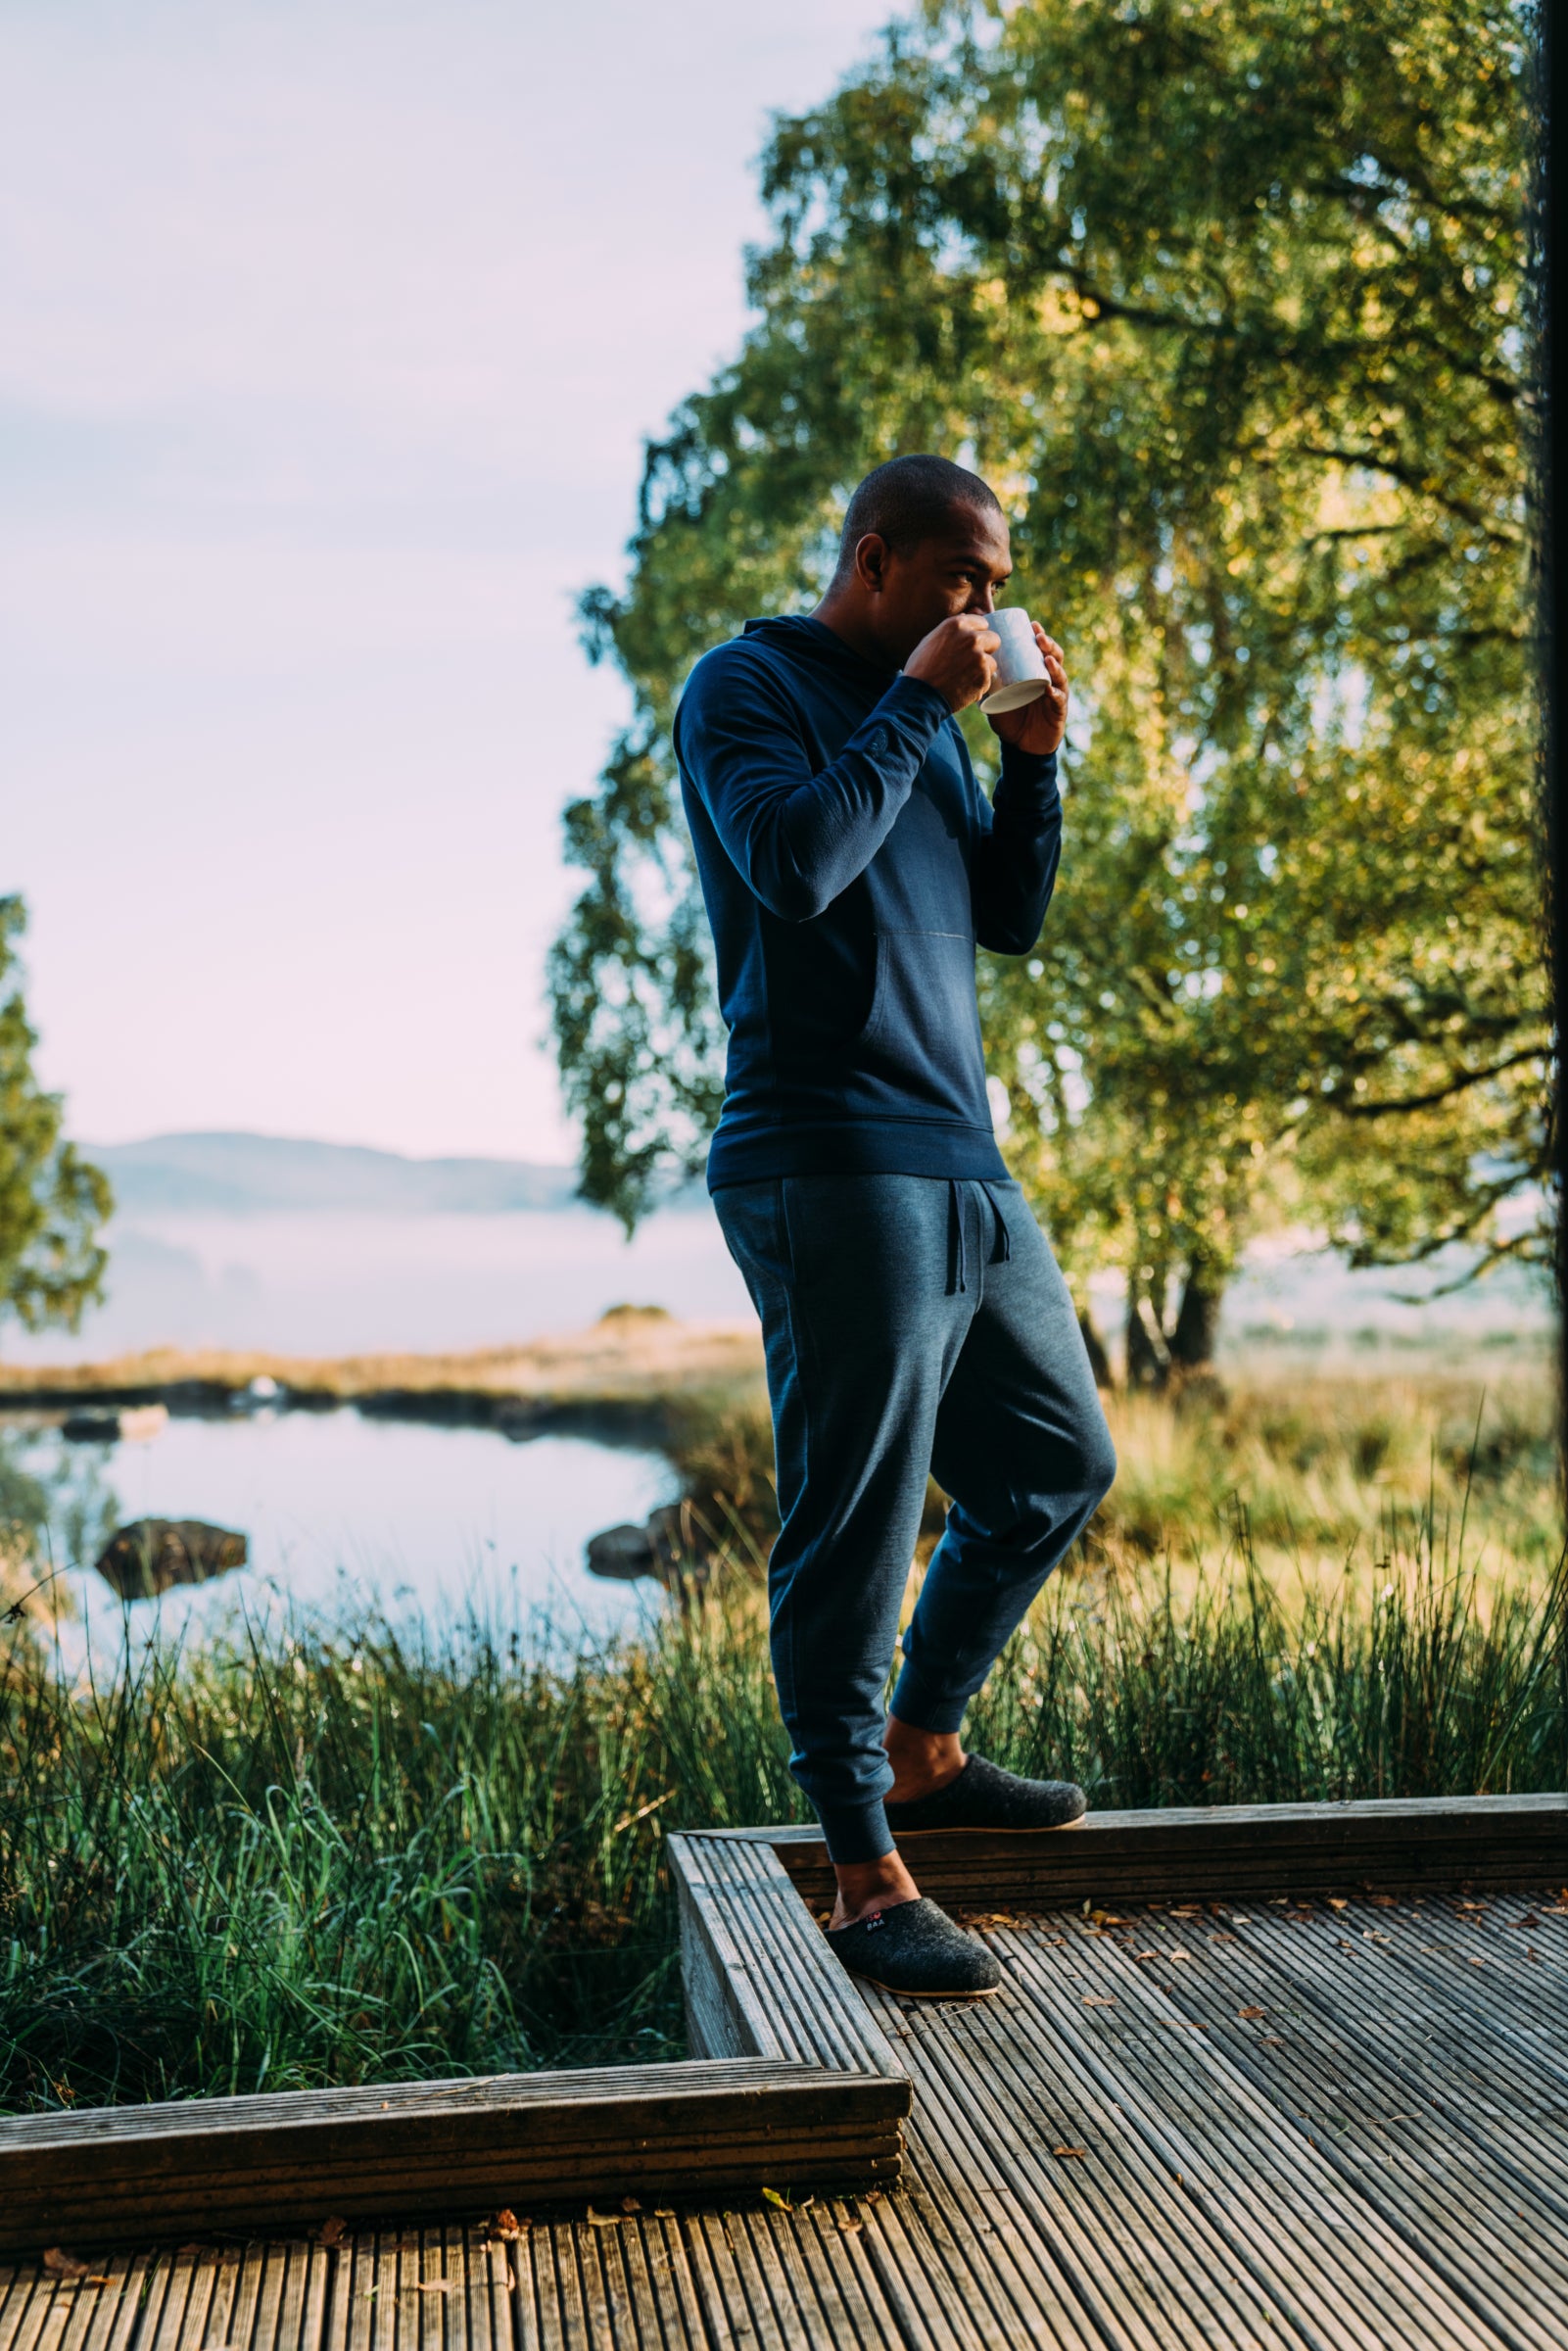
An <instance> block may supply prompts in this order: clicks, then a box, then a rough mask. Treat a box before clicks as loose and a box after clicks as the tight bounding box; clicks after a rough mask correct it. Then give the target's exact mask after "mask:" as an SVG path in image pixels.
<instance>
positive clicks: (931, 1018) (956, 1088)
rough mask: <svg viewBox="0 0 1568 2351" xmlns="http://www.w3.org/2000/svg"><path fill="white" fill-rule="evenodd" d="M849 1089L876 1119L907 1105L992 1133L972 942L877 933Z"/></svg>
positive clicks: (949, 935)
mask: <svg viewBox="0 0 1568 2351" xmlns="http://www.w3.org/2000/svg"><path fill="white" fill-rule="evenodd" d="M848 1060H849V1066H850V1071H851V1073H852V1076H851V1085H852V1088H853V1091H854V1092H855V1094H856V1096H857V1097H863V1098H864V1107H865V1108H866V1110H867V1111H868V1112H870V1113H872V1114H873V1115H878V1114H879V1115H880V1116H882V1117H892V1116H896V1115H898V1112H899V1110H900V1109H901V1108H904V1109H907V1108H908V1107H910V1106H911V1105H913V1106H915V1107H917V1108H918V1109H920V1110H922V1111H925V1112H927V1114H928V1113H930V1112H935V1113H937V1114H938V1115H939V1116H941V1117H943V1118H949V1119H963V1120H965V1121H967V1122H968V1123H969V1124H971V1125H973V1126H981V1127H985V1128H989V1126H990V1123H991V1122H990V1107H989V1104H988V1103H987V1101H986V1098H985V1058H984V1054H983V1051H982V1049H981V1045H980V1016H979V1012H978V1009H977V1007H976V1005H975V1001H974V940H973V938H971V937H970V936H968V934H967V933H963V932H952V931H879V933H878V934H877V980H876V985H875V989H874V992H873V995H872V1005H871V1014H870V1017H869V1019H868V1020H867V1022H866V1026H865V1027H864V1029H862V1030H861V1032H860V1033H859V1035H858V1036H856V1037H855V1038H854V1039H853V1040H852V1042H851V1044H850V1046H849V1052H848Z"/></svg>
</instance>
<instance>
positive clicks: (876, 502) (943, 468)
mask: <svg viewBox="0 0 1568 2351" xmlns="http://www.w3.org/2000/svg"><path fill="white" fill-rule="evenodd" d="M960 507H967V508H969V509H970V511H971V512H974V511H976V510H978V511H979V512H980V513H982V514H987V515H992V514H994V515H995V516H996V518H997V520H998V521H999V522H1000V521H1002V520H1003V515H1002V508H1001V504H1000V503H999V502H998V499H997V496H996V493H995V491H994V490H992V489H991V488H990V486H989V485H988V484H987V483H985V482H982V481H981V479H980V477H979V475H978V474H977V473H966V471H965V470H964V467H963V466H962V465H954V464H952V463H950V461H949V460H948V459H947V458H946V457H930V456H911V457H890V458H889V459H888V461H887V463H886V464H885V465H879V466H877V467H876V468H875V470H874V471H873V472H871V473H868V474H867V476H866V478H865V480H864V481H863V482H862V483H861V485H860V487H859V489H858V490H857V491H856V492H855V495H854V497H853V498H852V499H851V500H850V502H849V511H848V513H847V514H846V515H845V516H844V532H843V538H842V539H841V541H840V542H839V549H838V568H839V570H840V571H841V572H842V571H844V570H846V569H847V568H849V567H850V566H852V565H853V563H854V560H855V550H856V548H857V547H858V546H859V545H860V542H861V541H862V539H864V538H865V537H866V536H867V535H868V533H870V532H872V531H875V532H876V533H877V536H878V537H879V539H881V540H883V541H884V542H885V543H886V546H887V549H888V551H889V552H890V553H892V554H895V555H907V554H911V553H913V552H914V551H915V549H916V548H917V547H919V546H920V545H921V544H922V542H923V541H925V540H927V539H941V538H945V537H946V536H947V535H948V533H949V532H950V531H951V530H952V529H953V526H954V522H955V520H957V519H959V518H958V517H957V516H956V514H955V508H960Z"/></svg>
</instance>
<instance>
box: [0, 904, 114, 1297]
mask: <svg viewBox="0 0 1568 2351" xmlns="http://www.w3.org/2000/svg"><path fill="white" fill-rule="evenodd" d="M25 926H26V914H25V911H24V907H23V903H22V900H21V899H20V898H15V897H11V898H0V1318H3V1317H4V1316H6V1315H8V1314H9V1315H13V1316H15V1318H16V1319H17V1320H18V1321H19V1322H21V1323H22V1324H23V1326H24V1328H25V1329H27V1330H43V1329H45V1328H47V1327H48V1326H49V1325H50V1324H52V1323H64V1324H65V1325H66V1326H67V1328H68V1329H71V1330H74V1329H75V1328H76V1326H77V1324H78V1323H79V1322H80V1320H81V1317H82V1313H83V1310H84V1309H85V1308H86V1307H88V1306H89V1305H91V1304H92V1303H93V1301H94V1300H95V1299H98V1298H100V1297H101V1296H102V1295H103V1277H104V1270H105V1267H106V1266H107V1264H108V1256H107V1253H106V1251H105V1250H104V1249H103V1248H102V1247H101V1245H100V1243H99V1240H98V1237H97V1236H98V1232H99V1229H100V1227H101V1226H102V1225H103V1224H104V1223H107V1221H108V1219H109V1215H110V1212H111V1210H112V1208H113V1206H114V1202H113V1199H112V1196H111V1193H110V1189H109V1181H108V1178H107V1177H106V1176H104V1175H103V1174H102V1173H101V1172H100V1171H99V1170H98V1169H97V1168H94V1167H90V1166H89V1165H88V1163H87V1162H86V1161H85V1160H84V1159H82V1158H81V1157H80V1156H79V1154H78V1153H77V1151H76V1148H75V1146H74V1144H72V1143H69V1142H67V1141H66V1140H65V1139H64V1137H63V1135H62V1132H61V1127H62V1121H63V1109H62V1104H61V1099H60V1096H59V1095H58V1094H47V1093H45V1092H44V1091H43V1089H42V1088H41V1087H40V1085H39V1083H38V1080H37V1078H36V1076H35V1075H34V1072H33V1066H32V1056H33V1052H34V1050H35V1048H36V1046H37V1042H38V1039H37V1036H36V1034H35V1033H34V1032H33V1030H32V1029H31V1028H30V1027H29V1025H28V1021H27V1014H26V1007H25V1005H24V1002H23V995H22V985H21V976H20V973H19V971H18V968H17V955H16V947H15V944H14V942H15V941H16V940H17V939H18V938H19V937H20V936H22V933H23V931H24V928H25Z"/></svg>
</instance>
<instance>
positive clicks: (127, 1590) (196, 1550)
mask: <svg viewBox="0 0 1568 2351" xmlns="http://www.w3.org/2000/svg"><path fill="white" fill-rule="evenodd" d="M249 1557H250V1546H249V1545H248V1544H247V1542H246V1540H245V1537H244V1536H243V1535H236V1534H233V1533H231V1532H230V1530H229V1529H228V1528H227V1527H226V1526H209V1525H208V1524H207V1522H206V1520H205V1519H202V1518H133V1519H132V1520H131V1523H130V1524H129V1526H122V1527H119V1529H117V1531H116V1532H115V1534H113V1535H112V1536H111V1537H110V1540H109V1542H108V1544H107V1546H106V1547H105V1550H104V1553H103V1556H102V1558H101V1559H99V1561H98V1572H99V1574H100V1575H101V1576H102V1577H103V1579H104V1581H105V1583H106V1584H110V1585H112V1586H113V1588H114V1589H115V1591H117V1592H118V1593H119V1597H120V1599H121V1600H151V1599H152V1598H153V1597H154V1596H155V1595H156V1594H157V1593H160V1592H166V1591H167V1590H168V1588H169V1586H170V1585H171V1584H205V1583H207V1582H208V1581H209V1580H210V1579H211V1578H212V1577H213V1576H214V1575H226V1574H227V1573H228V1571H229V1569H230V1568H231V1567H243V1566H244V1564H245V1562H246V1560H247V1559H248V1558H249Z"/></svg>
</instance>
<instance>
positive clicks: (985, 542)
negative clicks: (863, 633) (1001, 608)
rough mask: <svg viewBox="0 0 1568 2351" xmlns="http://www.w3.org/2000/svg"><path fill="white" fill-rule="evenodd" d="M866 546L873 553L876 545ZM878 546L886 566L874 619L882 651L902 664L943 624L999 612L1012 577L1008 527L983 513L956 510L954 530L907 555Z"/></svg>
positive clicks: (974, 509)
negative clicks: (1000, 596) (973, 614)
mask: <svg viewBox="0 0 1568 2351" xmlns="http://www.w3.org/2000/svg"><path fill="white" fill-rule="evenodd" d="M861 544H862V548H863V549H866V550H867V552H869V550H870V545H871V544H872V543H868V542H866V541H862V543H861ZM875 545H876V547H877V548H878V549H879V551H880V560H879V564H878V565H877V578H876V585H875V587H874V592H873V600H872V605H871V615H870V617H871V618H872V625H873V626H874V628H875V630H876V633H877V640H878V643H879V645H880V647H881V648H882V650H883V651H884V652H885V653H886V654H887V656H888V658H889V659H890V660H892V661H895V662H898V663H900V664H902V663H903V662H905V661H907V660H908V658H909V656H910V654H911V653H912V652H913V651H914V650H915V648H916V646H917V645H919V643H920V641H921V639H922V638H923V637H928V636H929V635H930V633H931V631H932V629H934V628H936V627H937V626H938V625H939V623H941V622H942V621H944V620H951V619H953V618H955V617H956V615H957V614H959V613H961V612H990V611H991V610H993V609H994V607H995V604H996V599H997V595H998V593H999V592H1000V590H1001V589H1003V588H1004V587H1005V586H1006V585H1007V582H1008V580H1009V578H1010V577H1011V576H1012V571H1013V554H1012V550H1011V549H1010V547H1009V545H1008V536H1007V524H1006V523H1005V522H1004V521H1003V520H1002V517H1001V515H1000V514H995V513H991V512H989V511H988V510H986V509H985V508H983V507H978V506H955V507H954V508H953V516H952V527H951V529H950V530H949V531H947V532H945V533H944V534H943V536H942V537H941V538H939V539H926V540H923V541H922V542H921V544H920V545H919V546H918V547H915V548H911V550H910V551H909V552H908V553H907V554H903V555H899V554H894V553H893V552H892V551H891V550H890V549H888V548H885V547H883V546H882V543H881V542H880V541H876V542H875ZM862 576H863V577H864V576H865V575H864V573H863V574H862ZM867 585H868V586H870V585H872V583H871V582H870V581H868V582H867Z"/></svg>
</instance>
